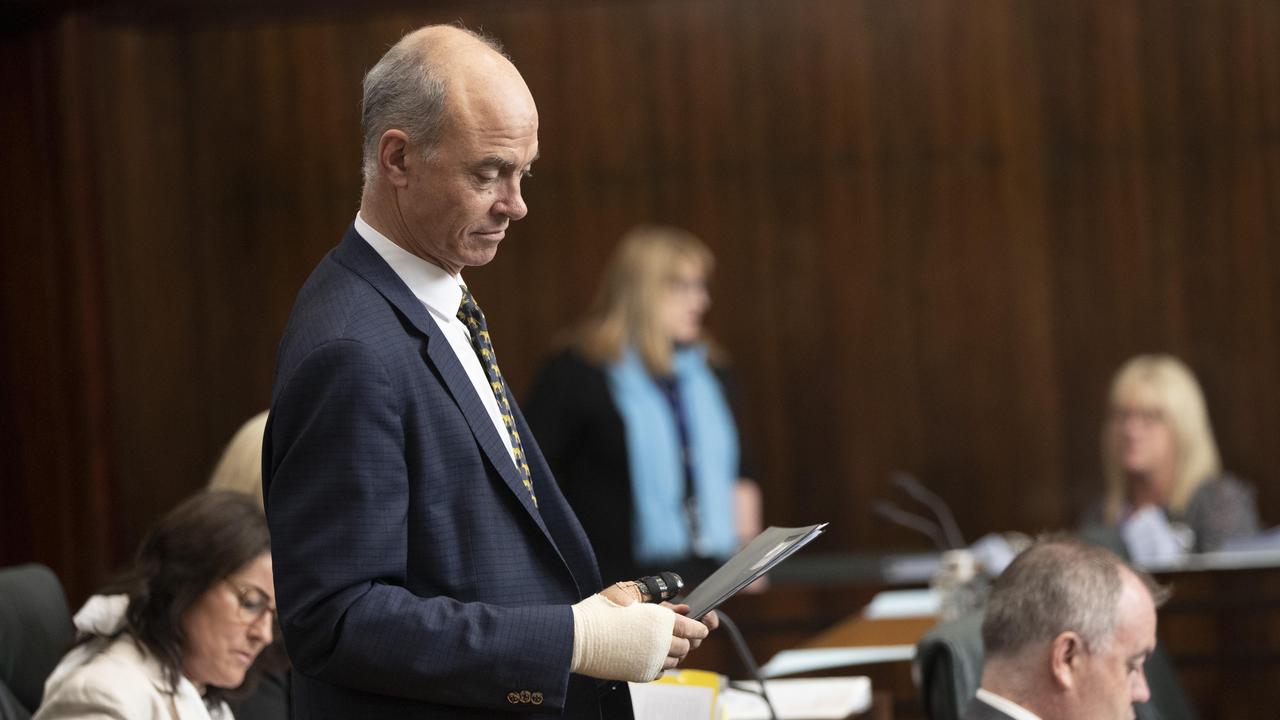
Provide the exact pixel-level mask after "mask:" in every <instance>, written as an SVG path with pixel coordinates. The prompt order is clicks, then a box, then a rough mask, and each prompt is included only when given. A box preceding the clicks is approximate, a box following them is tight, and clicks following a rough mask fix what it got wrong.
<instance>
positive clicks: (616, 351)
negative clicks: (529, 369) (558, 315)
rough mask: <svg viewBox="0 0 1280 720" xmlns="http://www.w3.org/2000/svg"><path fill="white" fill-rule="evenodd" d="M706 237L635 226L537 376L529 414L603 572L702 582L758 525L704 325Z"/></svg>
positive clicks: (709, 262)
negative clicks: (664, 573) (668, 574)
mask: <svg viewBox="0 0 1280 720" xmlns="http://www.w3.org/2000/svg"><path fill="white" fill-rule="evenodd" d="M712 266H713V258H712V256H711V252H710V250H709V249H708V248H707V246H706V245H704V244H703V243H702V241H701V240H699V239H698V238H696V237H695V236H694V235H692V234H691V233H689V232H687V231H684V230H679V229H676V228H670V227H656V226H642V227H637V228H635V229H633V230H631V231H630V232H628V233H627V234H626V235H625V236H624V237H623V238H622V241H621V242H620V243H619V245H618V248H617V249H616V251H615V252H614V255H613V257H612V260H611V261H610V264H609V266H608V269H607V271H606V273H605V277H604V280H603V283H602V286H601V288H600V291H599V294H598V295H597V298H596V301H595V303H594V305H593V306H592V307H591V309H590V311H589V312H588V313H587V315H586V317H585V318H584V319H583V320H582V321H581V322H580V323H579V324H578V325H577V326H576V327H574V328H573V329H572V330H571V331H570V333H569V335H568V342H567V343H566V344H567V347H566V348H565V349H563V350H562V351H561V352H560V353H558V354H557V355H555V356H554V357H553V358H552V359H551V360H550V361H549V362H548V363H547V365H546V366H545V368H544V369H543V371H542V373H541V374H540V375H539V377H538V378H537V380H536V381H535V383H534V387H533V391H532V392H531V393H530V396H529V400H528V403H527V404H526V417H527V419H528V421H529V424H530V426H531V427H532V428H533V430H534V434H535V435H536V437H537V438H538V443H539V446H540V447H541V448H542V451H543V453H544V454H545V455H546V458H547V461H548V462H549V463H550V465H551V469H552V472H553V474H554V475H555V477H556V480H557V482H558V483H559V484H560V486H561V488H562V489H563V491H564V493H565V496H566V497H567V498H568V500H569V503H570V505H572V506H573V508H574V510H575V511H576V513H577V515H578V517H579V518H580V519H581V520H582V523H583V526H584V528H585V529H586V532H587V535H588V537H589V538H590V539H591V543H592V546H593V547H594V549H595V552H596V555H597V559H598V561H599V563H600V569H601V572H602V574H603V576H604V577H637V576H639V575H645V574H651V573H653V572H657V571H661V570H673V571H675V572H678V573H680V574H681V575H682V576H684V578H685V581H686V583H688V584H690V585H692V584H696V583H697V582H698V581H700V580H701V579H702V578H704V577H706V575H708V574H709V573H710V572H711V571H713V570H714V569H715V568H716V567H718V566H719V564H720V563H721V562H723V561H724V560H725V559H726V558H728V557H729V556H730V555H732V554H733V552H734V551H735V550H736V549H737V548H738V546H739V545H740V544H741V543H742V542H743V541H744V540H746V539H750V538H751V537H754V536H755V534H757V533H758V532H759V530H760V525H761V520H760V515H761V511H760V493H759V489H758V487H757V485H756V484H755V482H753V481H752V480H749V479H748V478H747V477H746V473H744V472H743V470H742V466H741V465H742V464H741V460H740V457H741V452H740V446H739V437H738V430H737V424H736V423H735V421H734V416H733V412H732V409H731V407H730V403H729V393H728V392H726V382H727V377H726V374H725V371H724V367H723V365H722V364H721V363H720V362H719V360H720V359H721V357H720V354H719V353H718V352H717V351H716V349H715V348H714V346H713V345H712V344H711V343H710V342H709V341H708V340H707V338H706V337H705V335H704V333H703V328H702V320H703V317H704V315H705V314H706V312H707V310H708V309H709V308H710V305H711V300H710V295H709V294H708V291H707V281H708V278H709V276H710V273H711V270H712Z"/></svg>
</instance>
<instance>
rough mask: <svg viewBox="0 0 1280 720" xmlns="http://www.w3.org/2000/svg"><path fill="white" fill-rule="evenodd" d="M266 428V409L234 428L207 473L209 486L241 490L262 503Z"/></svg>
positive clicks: (214, 488) (219, 488) (216, 488)
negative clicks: (263, 439) (224, 446)
mask: <svg viewBox="0 0 1280 720" xmlns="http://www.w3.org/2000/svg"><path fill="white" fill-rule="evenodd" d="M266 430H267V411H266V410H263V411H262V412H260V413H258V414H257V415H254V416H253V417H251V418H249V419H248V420H246V421H245V423H244V424H243V425H241V426H240V429H239V430H236V434H235V435H232V436H231V442H228V443H227V447H226V449H225V450H223V451H222V457H221V458H219V459H218V464H217V465H216V466H214V468H213V472H212V473H210V475H209V489H210V490H234V491H235V492H242V493H245V494H246V495H251V496H253V497H254V498H256V499H257V500H258V506H259V507H261V506H262V436H263V434H264V433H265V432H266Z"/></svg>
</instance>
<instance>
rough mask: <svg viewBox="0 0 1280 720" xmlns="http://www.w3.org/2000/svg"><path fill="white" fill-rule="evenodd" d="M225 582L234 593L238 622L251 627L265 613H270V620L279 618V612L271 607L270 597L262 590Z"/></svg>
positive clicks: (229, 581)
mask: <svg viewBox="0 0 1280 720" xmlns="http://www.w3.org/2000/svg"><path fill="white" fill-rule="evenodd" d="M225 582H226V583H227V585H228V586H230V587H231V589H232V590H235V591H236V600H237V603H236V610H237V613H238V615H239V617H240V622H242V623H244V624H245V625H253V624H255V623H257V622H258V621H259V620H261V619H262V616H263V615H266V614H267V613H271V615H272V620H278V619H279V618H280V613H279V611H278V610H276V608H274V607H272V605H271V596H270V595H267V593H266V592H264V591H263V590H262V588H259V587H256V586H254V585H237V584H236V583H234V582H232V581H231V580H230V579H229V578H228V579H227V580H225Z"/></svg>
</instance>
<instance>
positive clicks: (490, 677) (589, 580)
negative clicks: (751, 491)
mask: <svg viewBox="0 0 1280 720" xmlns="http://www.w3.org/2000/svg"><path fill="white" fill-rule="evenodd" d="M514 414H515V421H516V424H517V427H518V429H519V431H520V436H521V438H522V439H524V447H525V452H526V454H527V456H528V461H529V466H530V468H531V470H532V474H533V484H534V488H535V491H536V492H537V496H538V502H539V503H540V506H541V507H540V508H536V509H535V508H534V506H533V504H532V501H531V500H530V498H529V493H528V492H527V491H526V490H525V488H524V486H523V484H522V481H521V478H520V474H519V472H518V471H517V470H516V467H515V465H514V463H513V462H512V460H511V456H510V454H509V453H508V451H507V449H506V446H505V445H504V444H503V442H502V439H501V438H500V437H499V435H498V431H497V430H496V429H495V427H494V425H493V422H492V421H491V420H490V418H489V415H488V413H487V412H486V411H485V408H484V406H483V405H482V404H481V402H480V398H479V397H478V396H477V395H476V391H475V389H474V386H473V385H472V384H471V381H470V379H469V378H468V376H467V374H466V371H465V370H464V369H463V367H462V365H461V363H459V362H458V358H457V356H456V355H455V354H454V351H453V349H452V347H451V346H450V345H449V342H448V340H447V339H446V338H445V337H444V335H443V333H442V331H441V330H440V328H439V326H438V325H436V323H435V321H434V320H433V319H432V318H431V316H430V314H429V313H428V312H427V310H426V308H424V307H423V305H422V303H421V302H419V300H418V299H417V298H416V297H414V295H413V294H412V293H411V292H410V290H409V288H408V287H407V286H405V284H404V283H403V281H401V280H400V278H399V277H398V276H397V275H396V274H395V273H394V272H393V271H392V270H391V268H390V267H389V266H388V265H387V264H386V263H385V262H384V261H383V260H382V258H381V257H380V256H379V255H378V254H377V253H376V252H375V251H374V250H373V248H371V247H370V246H369V245H368V243H366V242H365V241H364V240H363V239H362V238H361V237H360V236H359V235H358V234H357V233H356V232H355V230H354V228H349V229H348V230H347V233H346V236H345V237H344V238H343V240H342V243H341V244H340V245H339V246H338V247H336V248H334V249H333V250H332V251H331V252H330V253H329V254H328V255H327V256H326V257H325V258H324V259H323V260H321V262H320V264H319V265H318V266H317V267H316V269H315V271H314V272H313V273H312V275H311V277H310V278H309V279H308V280H307V282H306V284H305V285H304V286H303V288H302V290H301V292H300V293H299V295H298V299H297V302H296V304H295V306H294V308H293V313H292V315H291V316H290V318H289V324H288V327H287V329H286V330H285V335H284V339H283V340H282V341H281V344H280V349H279V355H278V357H277V366H276V374H275V383H274V389H273V391H272V404H271V415H270V420H269V422H268V424H267V432H266V438H265V440H264V445H263V487H264V497H265V498H266V507H267V518H268V522H269V524H270V527H271V540H272V555H273V557H274V567H275V584H276V593H277V602H278V604H279V607H280V622H281V627H282V629H283V631H284V637H285V642H286V645H287V647H288V649H289V656H290V657H291V659H292V660H293V664H294V682H293V688H294V712H295V717H299V718H348V717H361V718H427V717H430V718H474V717H492V716H493V715H494V714H495V713H497V712H500V711H501V712H518V713H525V714H529V715H532V716H534V717H538V716H542V717H561V716H563V717H572V718H597V717H599V714H600V711H599V703H598V701H597V690H596V687H597V683H596V682H595V681H594V680H592V679H590V678H585V677H582V676H578V675H571V674H570V673H569V664H570V657H571V654H572V648H573V618H572V612H571V610H570V609H569V605H570V604H572V603H575V602H577V601H579V600H580V599H582V598H584V597H586V596H588V595H590V594H591V593H594V592H597V591H598V590H599V589H600V588H601V586H602V584H601V581H600V576H599V572H598V570H597V569H596V560H595V556H594V554H593V553H592V550H591V546H590V544H589V543H588V541H587V538H586V536H585V534H584V533H583V531H582V527H581V525H580V524H579V523H578V520H577V518H576V517H575V516H574V514H573V511H572V510H571V509H570V508H569V505H568V504H567V503H566V502H565V500H564V496H563V495H561V493H560V491H559V489H558V488H557V486H556V483H555V481H554V480H553V478H552V476H551V472H550V470H549V469H548V468H547V464H546V462H545V461H544V459H543V456H542V453H541V451H540V450H539V449H538V446H537V443H536V441H535V440H534V439H533V433H531V432H530V431H529V428H528V426H527V425H526V423H525V420H524V417H523V416H522V415H521V413H520V411H519V408H514ZM623 692H625V691H623ZM562 713H563V715H562Z"/></svg>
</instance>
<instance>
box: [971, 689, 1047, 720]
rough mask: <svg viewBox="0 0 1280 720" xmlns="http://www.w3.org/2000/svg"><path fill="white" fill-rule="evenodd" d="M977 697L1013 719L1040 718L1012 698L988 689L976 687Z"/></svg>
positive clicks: (1034, 719) (1033, 719) (1029, 719)
mask: <svg viewBox="0 0 1280 720" xmlns="http://www.w3.org/2000/svg"><path fill="white" fill-rule="evenodd" d="M978 699H979V700H981V701H982V702H984V703H986V704H988V705H990V706H991V707H993V708H995V709H997V710H999V711H1000V712H1002V713H1004V714H1005V715H1008V716H1009V717H1011V718H1013V719H1014V720H1040V716H1039V715H1036V714H1035V713H1033V712H1031V711H1030V710H1028V709H1026V708H1024V707H1022V706H1021V705H1019V704H1018V703H1016V702H1014V701H1012V700H1009V699H1006V698H1002V697H1000V696H999V695H997V694H995V693H993V692H991V691H990V690H985V689H983V688H978Z"/></svg>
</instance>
